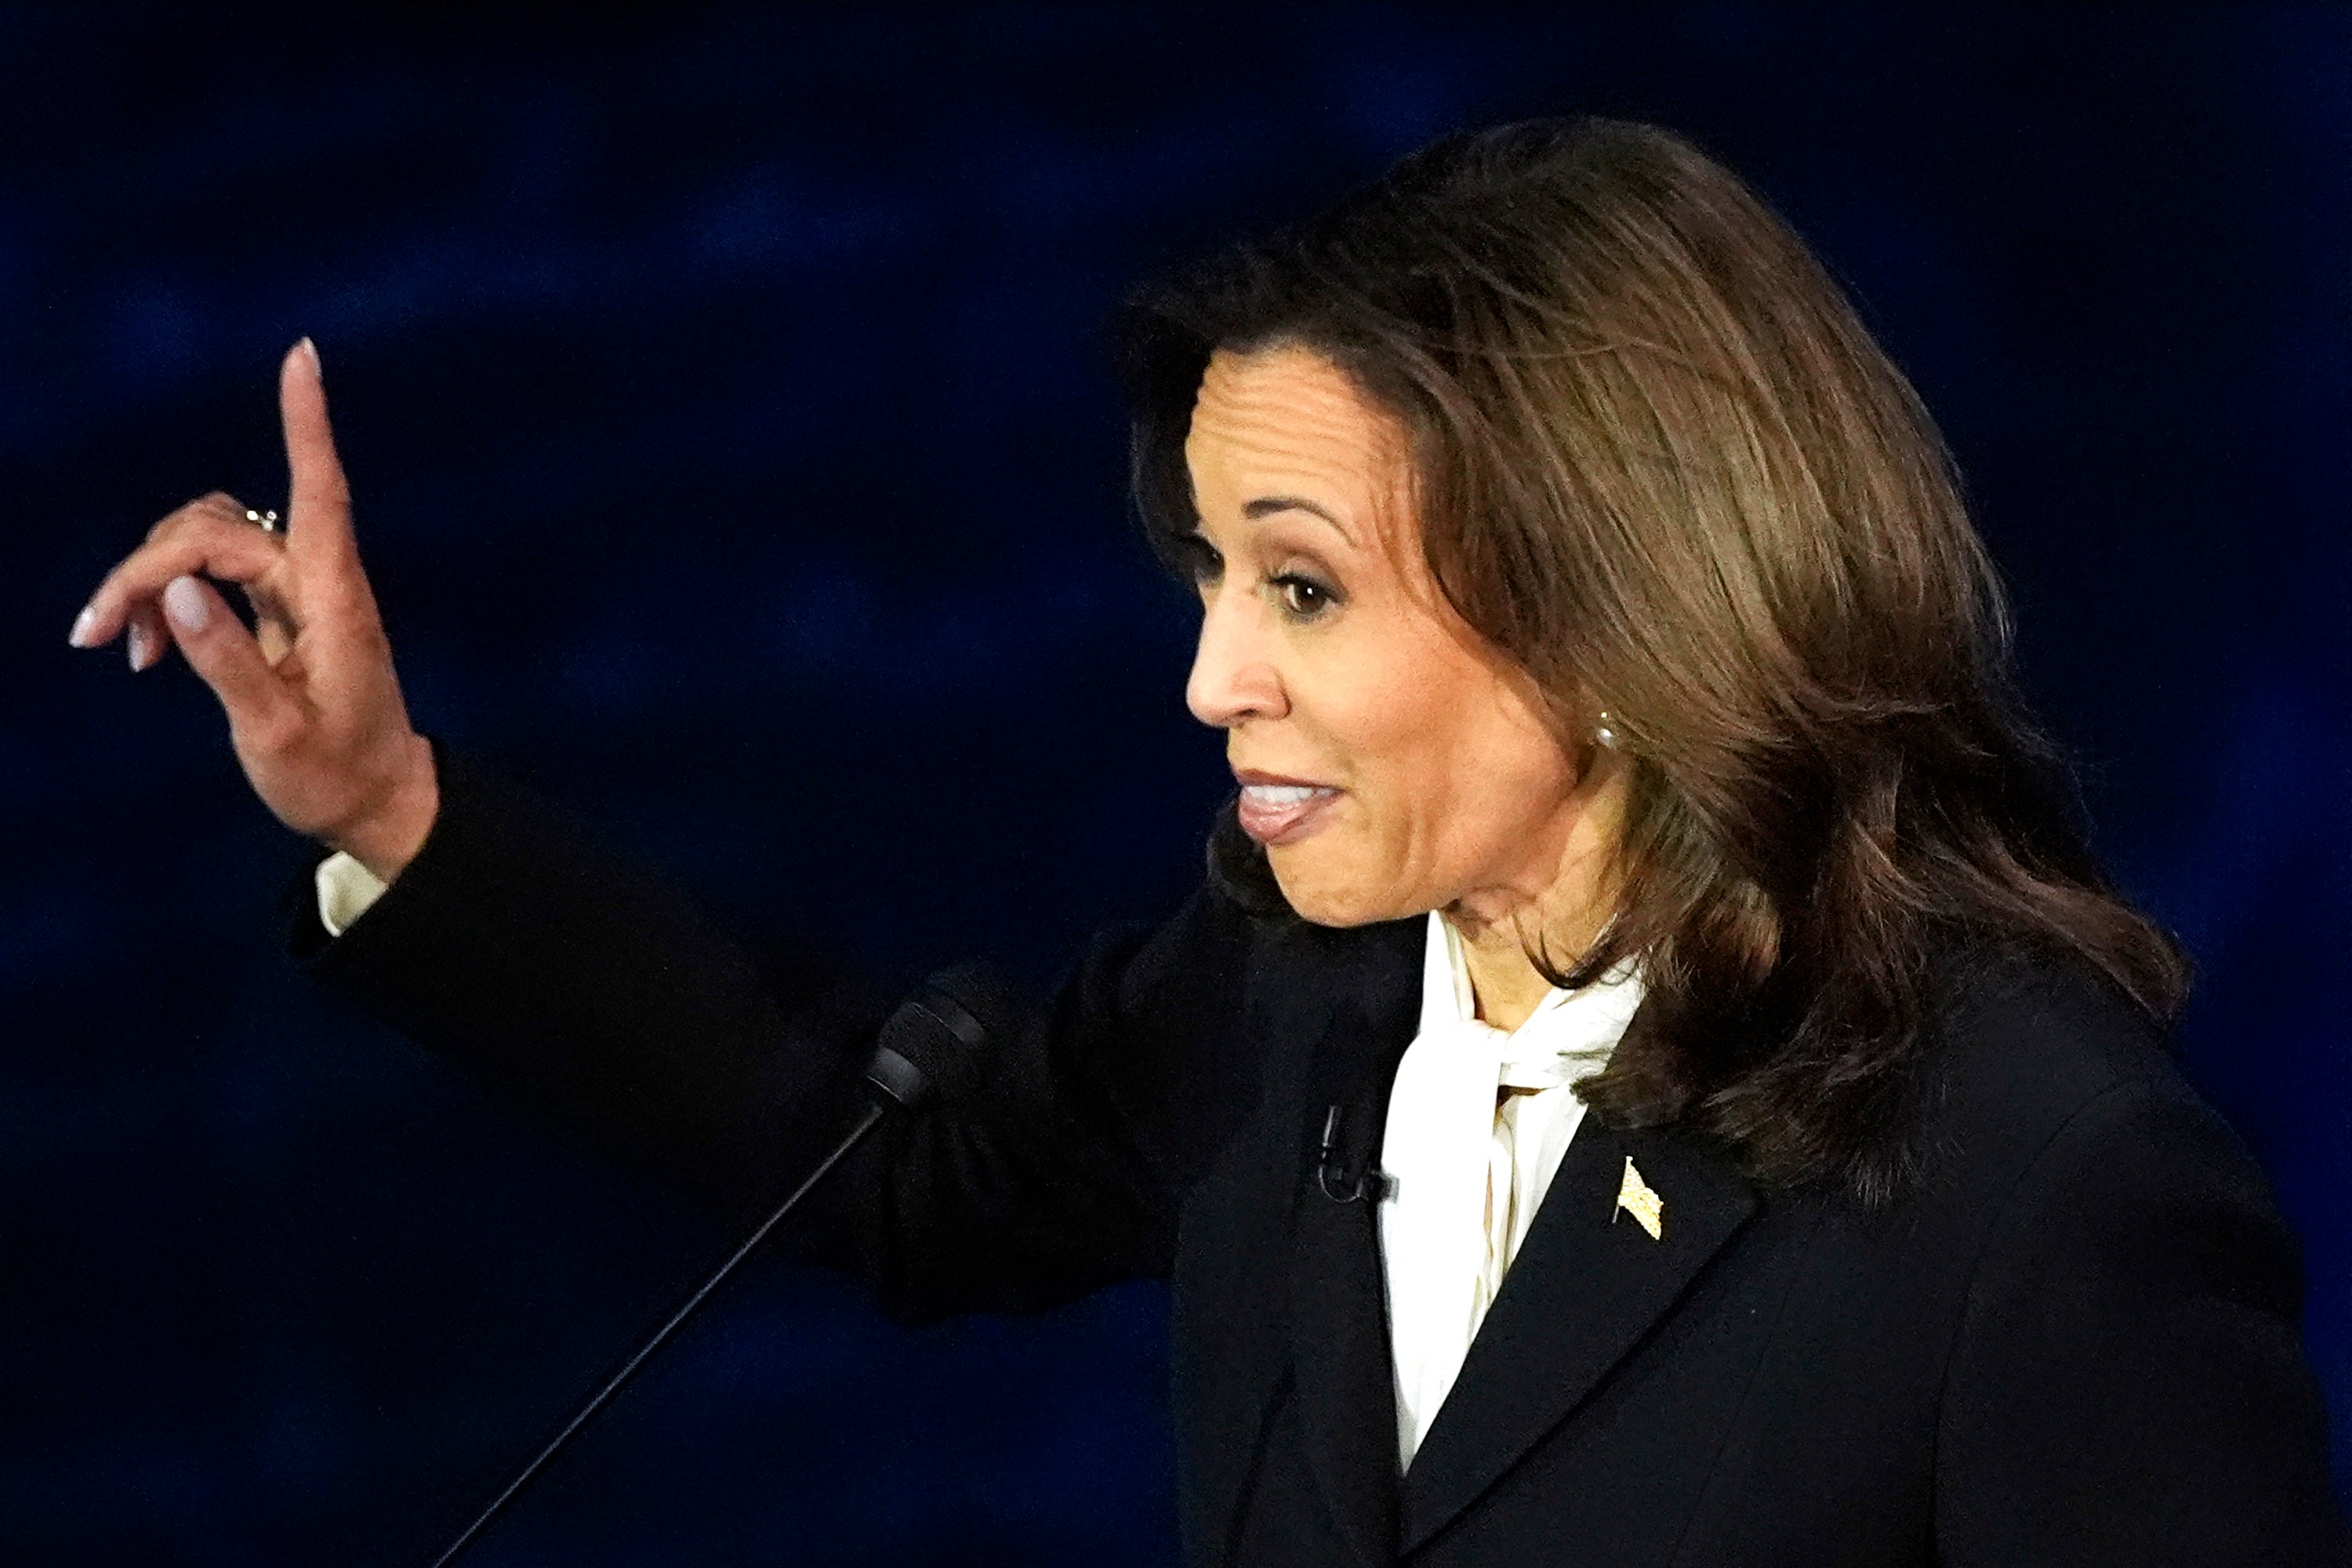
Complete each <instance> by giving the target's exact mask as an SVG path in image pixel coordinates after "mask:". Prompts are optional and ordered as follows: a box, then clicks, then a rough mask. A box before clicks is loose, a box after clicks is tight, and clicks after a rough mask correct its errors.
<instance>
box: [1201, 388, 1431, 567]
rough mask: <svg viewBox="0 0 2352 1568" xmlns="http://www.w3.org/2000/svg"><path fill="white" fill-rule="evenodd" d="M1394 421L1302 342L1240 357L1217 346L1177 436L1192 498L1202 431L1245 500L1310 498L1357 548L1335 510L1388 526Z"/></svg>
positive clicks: (1392, 486) (1358, 543) (1395, 446)
mask: <svg viewBox="0 0 2352 1568" xmlns="http://www.w3.org/2000/svg"><path fill="white" fill-rule="evenodd" d="M1393 424H1394V421H1393V420H1392V418H1391V417H1390V416H1388V415H1387V414H1386V413H1385V411H1384V410H1381V409H1379V408H1377V407H1374V406H1371V405H1368V404H1367V403H1366V402H1365V400H1364V399H1363V398H1362V397H1361V396H1360V395H1359V394H1357V393H1356V391H1355V389H1354V387H1353V386H1352V385H1351V384H1349V382H1348V381H1347V380H1346V378H1345V375H1344V374H1343V373H1342V372H1340V371H1339V369H1338V368H1337V367H1335V366H1333V365H1331V364H1330V363H1328V362H1327V361H1324V360H1322V359H1320V358H1318V356H1316V355H1313V354H1311V353H1307V352H1305V351H1303V350H1297V349H1287V350H1279V351H1273V352H1270V353H1265V354H1259V355H1254V356H1248V357H1243V356H1237V355H1234V354H1232V353H1228V352H1226V351H1223V350H1220V351H1218V353H1216V354H1215V355H1213V356H1212V358H1211V360H1210V362H1209V367H1208V369H1207V371H1206V372H1205V373H1204V374H1203V375H1202V379H1201V386H1200V390H1199V391H1198V392H1197V393H1196V394H1195V395H1194V397H1193V405H1192V427H1191V429H1190V431H1189V432H1188V433H1187V435H1186V437H1185V442H1184V447H1185V456H1186V458H1187V465H1188V467H1189V468H1192V470H1193V473H1192V478H1193V479H1194V484H1193V490H1194V502H1195V507H1196V509H1197V507H1198V504H1199V501H1200V500H1201V498H1200V495H1199V490H1200V483H1199V481H1200V479H1201V478H1202V475H1201V473H1200V469H1201V467H1202V464H1201V461H1200V459H1201V458H1202V445H1203V442H1204V438H1205V439H1206V440H1209V441H1213V442H1214V443H1215V444H1216V446H1217V447H1218V451H1217V456H1218V457H1220V458H1223V459H1224V460H1223V461H1222V462H1220V463H1218V464H1216V465H1215V466H1214V467H1215V468H1216V469H1218V470H1221V471H1222V474H1223V476H1226V477H1231V478H1233V479H1235V480H1236V481H1237V483H1238V488H1239V489H1242V490H1244V492H1248V493H1246V494H1245V495H1244V499H1243V501H1242V504H1243V505H1244V507H1246V506H1249V505H1252V504H1256V503H1261V502H1265V501H1271V500H1282V499H1285V498H1294V497H1296V498H1301V499H1306V500H1313V501H1316V502H1318V504H1323V505H1324V506H1325V510H1328V511H1330V512H1332V513H1333V514H1334V515H1333V516H1332V517H1330V518H1328V519H1327V520H1326V521H1329V522H1331V524H1332V525H1333V526H1334V527H1336V528H1337V529H1338V530H1339V532H1340V535H1341V536H1342V537H1343V538H1344V539H1346V540H1347V542H1348V543H1349V545H1350V546H1351V547H1356V548H1361V547H1362V542H1361V541H1360V540H1359V539H1358V538H1356V537H1355V534H1354V531H1352V530H1350V529H1349V527H1348V526H1347V523H1346V522H1345V521H1343V519H1344V517H1345V515H1346V514H1348V513H1350V512H1354V513H1361V514H1365V515H1367V516H1368V517H1369V518H1370V521H1372V523H1373V526H1374V528H1375V529H1376V531H1383V532H1385V531H1386V530H1384V529H1381V526H1380V525H1381V522H1382V521H1384V520H1385V517H1386V514H1387V512H1388V511H1389V510H1391V506H1390V502H1391V500H1392V499H1393V498H1392V497H1391V495H1390V494H1389V493H1387V492H1391V491H1393V490H1395V489H1396V488H1397V486H1396V483H1395V481H1396V479H1397V477H1398V476H1397V475H1396V474H1395V471H1394V470H1395V464H1396V459H1397V458H1398V456H1399V455H1400V453H1401V450H1402V448H1401V446H1400V444H1399V443H1398V442H1397V440H1396V439H1395V436H1396V432H1395V431H1394V430H1393V429H1392V428H1391V426H1393ZM1236 470H1238V472H1236ZM1302 480H1303V481H1305V482H1304V483H1302V482H1300V481H1302ZM1334 502H1336V503H1338V504H1332V503H1334Z"/></svg>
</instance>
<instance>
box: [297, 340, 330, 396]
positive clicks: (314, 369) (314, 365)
mask: <svg viewBox="0 0 2352 1568" xmlns="http://www.w3.org/2000/svg"><path fill="white" fill-rule="evenodd" d="M295 346H296V347H298V348H299V349H300V350H301V351H302V352H303V353H306V354H309V355H310V374H312V375H315V376H317V377H318V378H319V384H320V385H321V386H324V385H326V384H327V367H326V366H325V365H323V364H320V363H319V345H318V344H316V343H314V342H311V341H310V339H308V338H304V339H303V340H302V341H301V342H299V343H298V344H297V345H295Z"/></svg>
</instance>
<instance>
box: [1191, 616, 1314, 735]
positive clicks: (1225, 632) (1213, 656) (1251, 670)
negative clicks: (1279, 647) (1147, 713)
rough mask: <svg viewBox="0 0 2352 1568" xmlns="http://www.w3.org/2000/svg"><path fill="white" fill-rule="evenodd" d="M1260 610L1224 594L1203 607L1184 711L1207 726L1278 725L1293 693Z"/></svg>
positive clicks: (1287, 711)
mask: <svg viewBox="0 0 2352 1568" xmlns="http://www.w3.org/2000/svg"><path fill="white" fill-rule="evenodd" d="M1258 609H1259V606H1258V605H1256V604H1255V601H1254V600H1253V599H1252V598H1251V596H1250V595H1247V594H1237V593H1233V592H1229V591H1226V590H1225V589H1223V588H1220V589H1218V590H1217V591H1215V592H1213V593H1211V594H1209V595H1207V596H1206V597H1205V599H1204V602H1203V604H1202V612H1201V642H1200V646H1199V647H1196V648H1195V649H1193V652H1192V676H1191V678H1190V679H1187V680H1186V681H1185V682H1184V705H1185V706H1186V707H1188V708H1190V709H1191V710H1192V717H1193V718H1195V719H1198V720H1199V721H1201V722H1202V723H1203V724H1212V725H1214V726H1215V727H1217V728H1218V729H1220V730H1230V729H1232V728H1233V727H1234V726H1235V725H1236V724H1240V723H1243V722H1244V721H1248V720H1251V719H1280V718H1283V717H1285V716H1286V715H1287V714H1288V713H1289V711H1290V697H1289V693H1288V692H1286V690H1285V689H1283V684H1282V674H1281V671H1280V670H1279V669H1278V668H1276V663H1275V653H1276V648H1275V647H1274V644H1273V641H1272V639H1271V637H1269V635H1268V632H1267V628H1266V627H1265V625H1264V616H1262V615H1260V614H1257V613H1255V612H1256V611H1257V610H1258Z"/></svg>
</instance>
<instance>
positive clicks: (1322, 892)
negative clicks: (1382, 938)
mask: <svg viewBox="0 0 2352 1568" xmlns="http://www.w3.org/2000/svg"><path fill="white" fill-rule="evenodd" d="M1317 848H1318V846H1316V844H1315V843H1314V841H1313V840H1311V839H1310V840H1308V841H1307V843H1305V844H1299V845H1276V846H1274V847H1270V848H1268V849H1267V851H1266V862H1267V864H1268V865H1270V866H1272V867H1273V868H1274V879H1275V880H1276V882H1277V883H1279V884H1281V887H1282V896H1283V898H1284V899H1285V900H1288V902H1289V904H1290V907H1291V909H1292V910H1293V911H1294V912H1295V913H1297V916H1298V918H1299V919H1300V920H1303V921H1307V923H1308V924H1310V925H1318V926H1360V925H1371V924H1374V923H1375V922H1377V921H1392V920H1401V919H1402V918H1404V917H1405V916H1407V915H1412V914H1421V913H1425V912H1426V911H1425V910H1415V909H1409V908H1406V907H1404V905H1402V904H1401V903H1400V902H1399V901H1398V900H1397V899H1396V898H1395V896H1394V894H1393V892H1392V890H1391V889H1386V888H1383V887H1380V886H1377V885H1375V884H1374V883H1373V882H1372V880H1371V879H1369V878H1366V877H1364V876H1363V875H1362V874H1361V873H1360V872H1358V873H1355V874H1350V873H1349V868H1345V867H1340V866H1336V865H1333V864H1331V863H1330V862H1331V857H1328V856H1326V855H1321V854H1318V853H1317V852H1316V850H1317Z"/></svg>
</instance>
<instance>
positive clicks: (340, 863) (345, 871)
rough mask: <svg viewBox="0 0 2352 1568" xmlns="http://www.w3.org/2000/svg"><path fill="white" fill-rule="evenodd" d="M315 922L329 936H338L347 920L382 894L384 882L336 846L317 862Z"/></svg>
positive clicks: (347, 923) (355, 916)
mask: <svg viewBox="0 0 2352 1568" xmlns="http://www.w3.org/2000/svg"><path fill="white" fill-rule="evenodd" d="M314 876H315V877H316V879H317V881H318V884H319V923H320V925H322V926H325V927H326V928H327V934H328V935H329V936H341V935H342V934H343V932H344V931H348V930H349V929H350V928H351V923H352V921H355V920H357V919H359V918H360V917H361V916H362V915H363V914H365V913H367V911H368V906H369V905H370V904H373V903H374V902H375V901H376V900H378V899H380V898H382V897H383V889H384V886H385V884H384V881H383V878H381V877H379V876H377V875H376V874H375V873H374V872H373V871H371V870H369V869H368V868H366V867H364V866H362V865H361V864H360V863H359V862H358V861H356V860H354V859H352V858H351V857H350V856H348V855H346V854H344V853H343V852H342V851H341V850H340V849H338V850H337V851H335V853H333V854H332V855H330V856H328V857H327V858H325V859H324V860H321V861H320V862H319V868H318V870H317V871H316V872H315V873H314Z"/></svg>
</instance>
